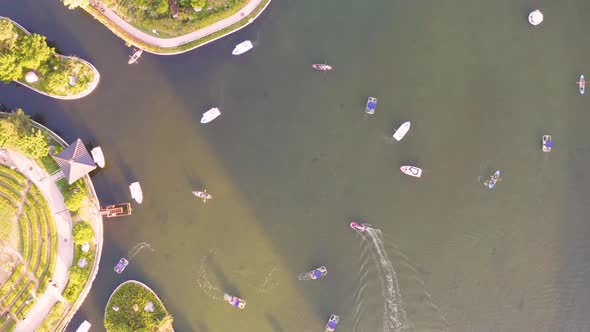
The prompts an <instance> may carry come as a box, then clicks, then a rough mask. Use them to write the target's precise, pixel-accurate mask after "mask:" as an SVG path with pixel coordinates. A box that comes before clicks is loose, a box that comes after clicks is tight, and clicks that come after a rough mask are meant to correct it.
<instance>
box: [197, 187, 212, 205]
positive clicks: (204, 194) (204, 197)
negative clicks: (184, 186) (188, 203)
mask: <svg viewBox="0 0 590 332" xmlns="http://www.w3.org/2000/svg"><path fill="white" fill-rule="evenodd" d="M193 195H195V196H197V197H199V198H201V199H202V200H203V203H207V200H208V199H211V198H213V195H211V194H210V193H208V192H207V189H204V190H203V191H193Z"/></svg>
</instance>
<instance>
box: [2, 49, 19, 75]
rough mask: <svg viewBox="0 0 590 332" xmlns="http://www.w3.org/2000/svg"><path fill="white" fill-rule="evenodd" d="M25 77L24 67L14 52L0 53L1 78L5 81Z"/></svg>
mask: <svg viewBox="0 0 590 332" xmlns="http://www.w3.org/2000/svg"><path fill="white" fill-rule="evenodd" d="M21 77H23V67H22V66H21V65H20V63H19V61H18V60H17V57H16V56H15V55H14V54H10V53H4V54H0V80H1V81H3V82H10V81H16V80H18V79H20V78H21Z"/></svg>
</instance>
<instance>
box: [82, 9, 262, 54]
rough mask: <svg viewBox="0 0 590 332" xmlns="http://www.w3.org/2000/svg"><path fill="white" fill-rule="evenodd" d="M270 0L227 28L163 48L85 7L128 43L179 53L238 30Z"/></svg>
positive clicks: (157, 51) (143, 47) (149, 49)
mask: <svg viewBox="0 0 590 332" xmlns="http://www.w3.org/2000/svg"><path fill="white" fill-rule="evenodd" d="M270 1H271V0H263V1H261V2H260V4H259V5H258V7H256V9H254V10H253V11H252V12H251V13H250V14H249V15H246V16H244V18H242V19H241V20H240V21H238V22H236V23H234V24H232V25H230V26H229V27H227V28H225V29H221V30H219V31H217V32H215V33H212V34H210V35H207V36H205V37H203V38H200V39H197V40H193V41H192V42H188V43H186V44H183V45H180V46H177V47H171V48H163V47H159V46H155V45H152V44H148V43H146V42H144V41H142V40H140V39H137V38H135V37H134V36H132V35H131V34H129V33H127V32H126V31H125V30H123V29H121V28H120V27H119V26H118V25H116V24H114V23H112V22H111V21H110V20H109V19H108V18H106V16H104V15H102V14H101V12H100V11H99V10H98V9H96V8H94V7H92V6H84V7H83V8H84V10H86V11H87V12H88V13H90V14H91V15H92V16H94V18H95V19H97V20H98V21H99V22H100V23H102V24H103V25H105V26H106V27H107V28H108V29H109V30H111V31H112V32H113V33H114V34H115V35H117V36H119V38H121V39H123V40H124V41H125V42H126V43H127V44H131V45H135V46H137V47H139V48H141V49H143V50H146V51H148V52H150V53H155V54H178V53H183V52H187V51H190V50H192V49H194V48H197V47H198V46H200V45H202V44H205V43H207V42H209V41H211V40H213V39H216V38H218V37H221V36H224V35H226V34H229V33H231V32H233V31H235V30H238V29H239V28H241V27H243V26H244V25H246V24H248V23H249V21H250V19H252V18H254V17H256V16H258V14H259V13H260V12H261V11H262V10H263V9H264V8H265V7H266V5H267V4H268V3H269V2H270ZM238 11H239V9H238ZM236 12H237V11H236Z"/></svg>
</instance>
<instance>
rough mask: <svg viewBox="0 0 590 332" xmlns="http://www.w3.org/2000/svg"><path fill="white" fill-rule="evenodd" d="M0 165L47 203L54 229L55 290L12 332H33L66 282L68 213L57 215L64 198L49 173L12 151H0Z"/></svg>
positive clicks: (49, 290) (69, 256)
mask: <svg viewBox="0 0 590 332" xmlns="http://www.w3.org/2000/svg"><path fill="white" fill-rule="evenodd" d="M0 162H1V163H2V164H4V165H6V166H9V167H10V166H12V167H16V170H18V171H19V172H21V173H23V174H24V175H25V176H26V177H27V178H29V180H30V181H31V182H33V183H34V184H35V185H36V186H37V187H38V188H39V190H40V191H41V192H42V193H43V195H44V196H45V198H46V199H47V203H48V204H49V209H50V211H51V214H53V219H54V221H55V224H56V230H57V260H56V262H55V270H54V271H53V275H52V276H51V279H53V282H55V283H56V285H57V287H54V286H51V284H50V285H49V286H48V287H47V289H46V290H45V293H43V294H42V295H40V296H39V297H37V302H36V304H35V305H34V306H33V308H32V309H31V311H29V313H28V314H27V317H26V319H24V320H21V321H20V322H19V323H18V324H17V325H16V329H15V330H14V331H15V332H30V331H35V330H36V329H37V327H38V326H40V325H41V324H42V323H43V321H44V320H45V317H46V316H47V315H48V314H49V311H50V310H51V308H52V307H53V305H54V304H55V303H57V301H59V300H60V299H62V297H61V294H62V293H63V291H64V289H65V288H66V285H67V283H68V268H69V267H70V266H72V260H73V258H74V257H73V256H74V241H73V240H72V218H71V216H70V214H69V213H59V212H62V211H64V210H67V209H66V206H65V204H64V199H63V196H62V194H61V192H60V191H59V188H58V187H57V185H56V184H55V182H53V181H51V177H50V176H49V174H47V173H46V172H45V170H43V169H41V168H40V167H39V166H38V165H37V164H36V163H34V162H33V161H31V160H30V159H28V158H27V157H25V156H23V155H21V154H19V153H17V152H14V151H12V150H0Z"/></svg>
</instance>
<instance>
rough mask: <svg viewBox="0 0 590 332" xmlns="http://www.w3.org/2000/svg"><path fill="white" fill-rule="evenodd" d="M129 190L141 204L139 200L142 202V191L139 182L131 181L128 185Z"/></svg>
mask: <svg viewBox="0 0 590 332" xmlns="http://www.w3.org/2000/svg"><path fill="white" fill-rule="evenodd" d="M129 190H130V191H131V197H132V198H133V199H134V200H135V201H136V202H137V203H138V204H141V202H143V192H142V191H141V186H140V185H139V182H133V183H132V184H131V185H129Z"/></svg>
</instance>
